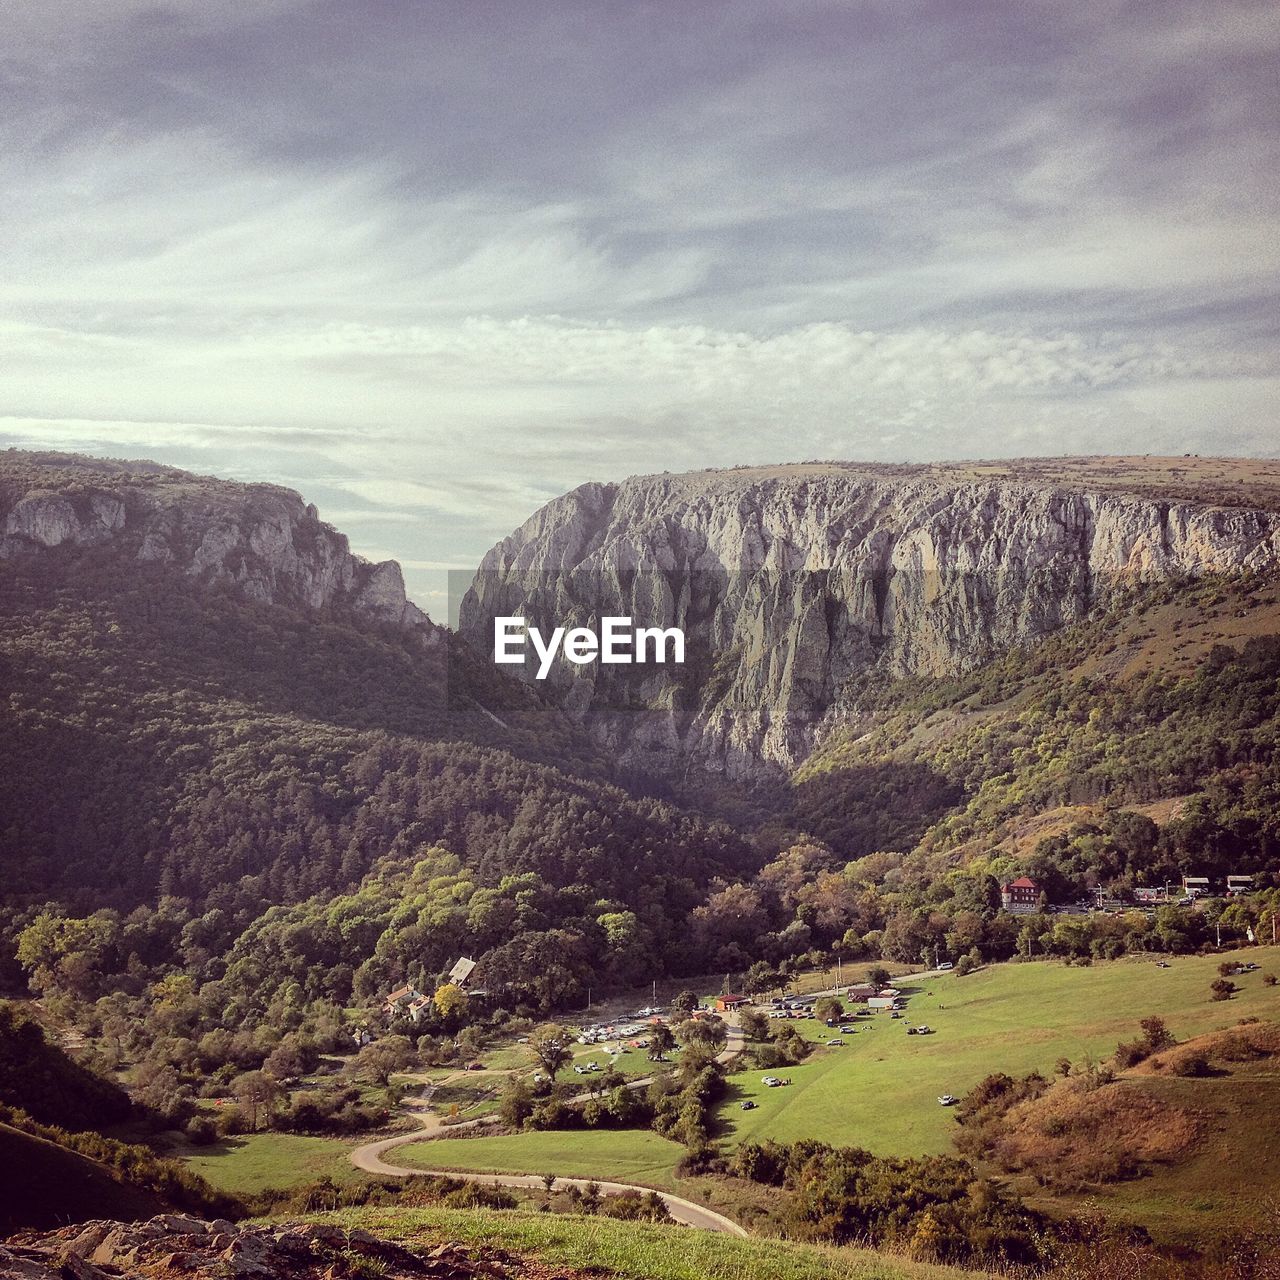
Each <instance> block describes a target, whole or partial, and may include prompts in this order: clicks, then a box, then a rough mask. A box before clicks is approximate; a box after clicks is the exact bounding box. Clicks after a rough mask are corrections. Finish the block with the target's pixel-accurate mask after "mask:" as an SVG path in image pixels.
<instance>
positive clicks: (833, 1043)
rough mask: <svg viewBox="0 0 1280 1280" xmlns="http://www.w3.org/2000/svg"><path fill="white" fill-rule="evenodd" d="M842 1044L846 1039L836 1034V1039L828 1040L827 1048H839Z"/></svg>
mask: <svg viewBox="0 0 1280 1280" xmlns="http://www.w3.org/2000/svg"><path fill="white" fill-rule="evenodd" d="M842 1044H844V1041H843V1040H841V1039H840V1037H839V1036H836V1038H835V1039H834V1040H828V1041H827V1048H829V1049H834V1048H838V1047H839V1046H840V1045H842Z"/></svg>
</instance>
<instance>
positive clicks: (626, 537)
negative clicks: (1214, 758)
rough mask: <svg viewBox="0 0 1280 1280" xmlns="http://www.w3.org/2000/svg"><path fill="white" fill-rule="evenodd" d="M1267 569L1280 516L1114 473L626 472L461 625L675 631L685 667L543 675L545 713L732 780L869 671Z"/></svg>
mask: <svg viewBox="0 0 1280 1280" xmlns="http://www.w3.org/2000/svg"><path fill="white" fill-rule="evenodd" d="M1278 559H1280V515H1277V514H1276V513H1274V512H1272V511H1269V510H1256V509H1250V508H1247V507H1224V506H1215V505H1209V504H1207V503H1202V502H1197V501H1194V500H1190V499H1185V498H1181V499H1168V500H1166V499H1163V498H1161V497H1159V496H1158V495H1155V496H1153V495H1149V494H1143V493H1130V492H1126V491H1125V490H1124V488H1123V486H1122V485H1117V483H1115V479H1114V476H1112V477H1111V480H1110V482H1109V483H1108V484H1106V485H1098V486H1097V487H1096V488H1095V489H1093V490H1091V489H1090V487H1089V486H1088V485H1087V484H1079V483H1072V484H1062V483H1055V482H1052V481H1049V480H1045V479H1041V478H1037V479H1034V480H1031V481H1024V480H1019V479H1017V478H1010V477H1009V476H1008V475H1007V474H1006V475H1001V476H1000V477H999V478H995V479H987V478H983V477H982V476H981V475H978V476H976V477H975V476H974V475H972V474H971V473H964V472H961V471H960V470H959V469H956V470H955V471H950V472H949V471H947V470H946V469H945V468H911V467H902V468H876V467H856V466H852V465H848V466H846V465H840V464H831V465H827V464H821V465H819V464H814V465H804V466H790V467H779V468H771V469H739V470H733V471H723V472H701V473H693V474H689V475H657V476H643V477H635V478H632V479H629V480H627V481H625V482H623V483H621V484H587V485H583V486H582V487H581V488H578V489H575V490H574V491H573V492H571V493H568V494H566V495H564V496H563V497H561V498H557V499H556V500H555V501H553V502H550V503H548V504H547V505H546V506H545V507H543V508H542V509H541V510H540V511H538V512H537V513H536V514H535V515H534V516H533V517H532V518H531V519H529V520H528V521H527V522H526V523H525V524H524V525H522V526H521V527H520V528H519V529H518V530H517V531H516V532H515V533H513V534H512V535H511V536H509V537H508V538H506V539H504V540H503V541H502V542H500V543H499V544H498V545H497V546H496V547H494V548H493V549H492V550H491V551H490V552H489V554H488V555H487V556H486V557H485V560H484V562H483V564H482V566H481V569H480V572H479V573H478V575H477V577H476V580H475V582H474V584H473V586H472V589H471V591H470V592H469V593H468V596H467V598H466V599H465V601H464V602H463V607H462V613H461V625H462V629H463V632H464V634H465V635H466V636H467V637H468V639H469V640H471V642H472V643H473V644H475V645H476V646H477V647H479V648H483V649H485V650H488V649H489V648H490V647H491V644H492V640H491V637H492V621H491V620H492V618H493V617H494V616H495V615H497V614H524V615H525V616H527V617H528V619H529V620H530V622H531V623H534V624H535V625H538V626H540V627H541V628H543V629H544V630H546V629H548V628H549V627H551V626H554V625H560V624H570V625H573V624H590V623H593V622H595V621H596V620H597V619H598V618H599V617H601V616H604V615H611V614H619V615H631V616H632V617H634V618H635V619H636V620H637V622H638V623H642V624H643V625H656V624H661V625H663V626H680V627H683V628H684V629H685V630H686V633H687V634H688V636H689V642H690V656H689V662H688V666H687V667H686V668H685V669H684V670H680V669H675V668H671V667H656V666H649V667H646V668H628V667H605V666H601V665H596V664H592V665H586V666H580V667H572V668H571V667H570V666H569V665H568V664H564V663H562V664H560V665H559V666H558V667H557V668H556V670H555V672H554V674H553V676H552V677H551V679H552V681H553V682H555V683H556V685H557V686H558V692H559V696H560V700H561V702H562V705H564V706H565V707H566V708H567V709H568V710H569V711H570V712H571V714H572V715H573V716H575V718H577V719H578V720H579V721H580V722H582V723H583V724H585V725H586V726H587V727H588V728H589V729H590V730H591V732H592V733H593V735H594V736H595V737H596V739H597V740H598V741H599V742H600V743H601V744H602V745H604V746H605V747H606V748H607V749H608V750H609V752H610V754H611V755H613V756H615V757H616V758H618V759H620V760H621V761H623V762H624V763H628V764H631V765H633V766H637V767H641V768H644V769H646V770H649V771H659V772H664V773H668V774H669V773H672V772H674V771H677V770H683V769H685V768H687V767H689V766H696V767H699V768H703V769H707V770H711V771H713V772H724V773H727V774H729V775H731V776H750V775H752V774H755V773H758V772H759V771H760V770H761V769H762V768H763V769H766V770H769V769H771V768H778V767H781V768H787V767H789V766H792V765H794V764H795V763H796V762H798V761H799V760H801V759H803V758H804V757H805V756H806V755H807V754H808V753H809V752H810V751H811V750H812V748H813V746H814V745H815V743H816V742H817V741H818V740H819V739H820V737H821V735H822V734H823V733H824V731H825V730H826V729H827V728H829V727H830V725H831V724H832V723H833V722H835V721H836V720H838V719H840V718H841V717H842V715H843V714H844V713H845V712H846V711H847V710H848V698H849V688H850V684H851V681H852V680H853V679H854V678H856V677H858V676H865V674H866V673H867V672H868V671H870V672H872V673H874V672H877V671H879V672H883V673H884V675H885V677H886V678H888V677H896V676H906V675H928V676H946V675H951V674H956V673H959V672H962V671H964V670H967V669H971V668H972V667H974V666H975V665H977V664H978V663H980V662H982V661H983V660H984V659H986V658H988V657H990V656H991V655H992V654H993V653H995V652H997V651H1000V650H1004V649H1007V648H1008V647H1010V646H1014V645H1026V644H1031V643H1034V642H1035V641H1036V640H1037V639H1038V638H1039V637H1042V636H1044V635H1045V634H1046V633H1048V632H1050V631H1052V630H1054V629H1055V628H1057V627H1060V626H1063V625H1066V624H1070V623H1073V622H1076V621H1079V620H1081V619H1083V618H1085V617H1086V616H1088V614H1089V613H1090V611H1091V610H1093V609H1095V608H1096V607H1097V606H1098V604H1099V603H1100V602H1101V601H1102V600H1103V599H1105V598H1106V597H1107V596H1108V595H1109V594H1110V593H1111V592H1112V591H1114V590H1115V589H1117V587H1118V586H1122V585H1124V584H1126V583H1127V582H1130V581H1132V580H1133V579H1134V578H1135V577H1154V576H1165V575H1187V574H1204V573H1218V572H1229V571H1233V570H1248V569H1261V568H1267V567H1270V566H1272V565H1273V564H1275V563H1276V562H1277V560H1278ZM510 669H511V670H519V669H518V668H510Z"/></svg>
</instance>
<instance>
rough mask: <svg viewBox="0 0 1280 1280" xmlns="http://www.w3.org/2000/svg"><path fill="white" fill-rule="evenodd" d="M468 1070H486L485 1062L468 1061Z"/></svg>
mask: <svg viewBox="0 0 1280 1280" xmlns="http://www.w3.org/2000/svg"><path fill="white" fill-rule="evenodd" d="M467 1070H468V1071H483V1070H484V1063H483V1062H468V1063H467Z"/></svg>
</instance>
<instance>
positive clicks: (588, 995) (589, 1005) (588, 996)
mask: <svg viewBox="0 0 1280 1280" xmlns="http://www.w3.org/2000/svg"><path fill="white" fill-rule="evenodd" d="M587 1012H588V1013H590V1012H591V988H590V987H588V988H587Z"/></svg>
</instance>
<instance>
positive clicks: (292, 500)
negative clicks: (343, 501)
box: [0, 452, 437, 640]
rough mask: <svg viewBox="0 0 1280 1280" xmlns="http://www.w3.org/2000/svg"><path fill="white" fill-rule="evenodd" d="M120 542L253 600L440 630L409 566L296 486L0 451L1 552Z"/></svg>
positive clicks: (135, 555) (127, 552)
mask: <svg viewBox="0 0 1280 1280" xmlns="http://www.w3.org/2000/svg"><path fill="white" fill-rule="evenodd" d="M101 547H105V548H109V549H110V550H111V552H112V553H113V554H116V555H119V556H123V557H125V558H127V559H129V560H132V561H135V562H138V563H155V564H163V565H167V566H169V567H170V568H172V569H175V570H177V571H178V572H181V573H183V574H186V575H187V576H189V577H191V578H195V579H197V580H199V581H201V582H208V583H214V582H225V583H228V584H230V585H231V586H232V587H233V588H234V589H235V590H236V591H237V592H238V593H240V594H241V595H243V596H244V597H245V598H247V599H250V600H256V601H261V602H264V603H275V604H286V605H291V606H295V607H299V606H300V607H304V608H310V609H334V608H342V609H347V610H349V611H350V612H351V613H353V614H356V615H359V616H361V617H363V618H366V619H370V620H373V621H378V622H385V623H391V624H393V625H395V626H398V627H404V628H406V629H409V630H412V631H415V632H418V633H420V634H421V635H422V636H423V638H424V639H425V640H431V639H433V638H434V636H435V635H436V634H437V628H435V627H434V626H433V625H432V624H431V622H430V620H429V619H428V618H427V615H426V614H425V613H423V612H422V610H420V609H419V608H418V607H417V606H416V605H415V604H413V603H412V602H411V601H409V600H408V599H407V598H406V596H405V589H404V578H403V576H402V575H401V572H400V566H399V565H398V564H396V563H395V561H393V560H388V561H384V562H383V563H381V564H371V563H370V562H369V561H367V560H364V559H363V558H361V557H360V556H357V555H354V554H353V553H352V552H351V549H350V547H349V546H348V544H347V539H346V537H345V536H344V535H343V534H341V533H339V532H338V531H337V530H336V529H334V528H332V527H331V526H330V525H327V524H325V523H323V522H322V521H321V520H320V519H319V516H318V514H317V512H316V509H315V507H313V506H310V505H308V504H306V503H304V502H303V500H302V498H300V497H299V496H298V494H296V493H294V492H292V490H289V489H283V488H279V487H277V486H275V485H265V484H248V485H243V484H233V483H230V482H228V481H222V480H215V479H212V478H208V477H202V476H194V475H191V474H189V473H187V472H183V471H177V470H174V469H172V468H169V467H159V466H156V465H154V464H150V463H111V462H103V461H100V460H97V459H89V458H77V457H73V456H69V455H65V454H27V453H16V452H9V453H5V454H0V559H14V558H18V557H30V556H37V555H41V554H44V553H48V552H51V551H56V550H57V549H59V548H73V549H74V548H101Z"/></svg>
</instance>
